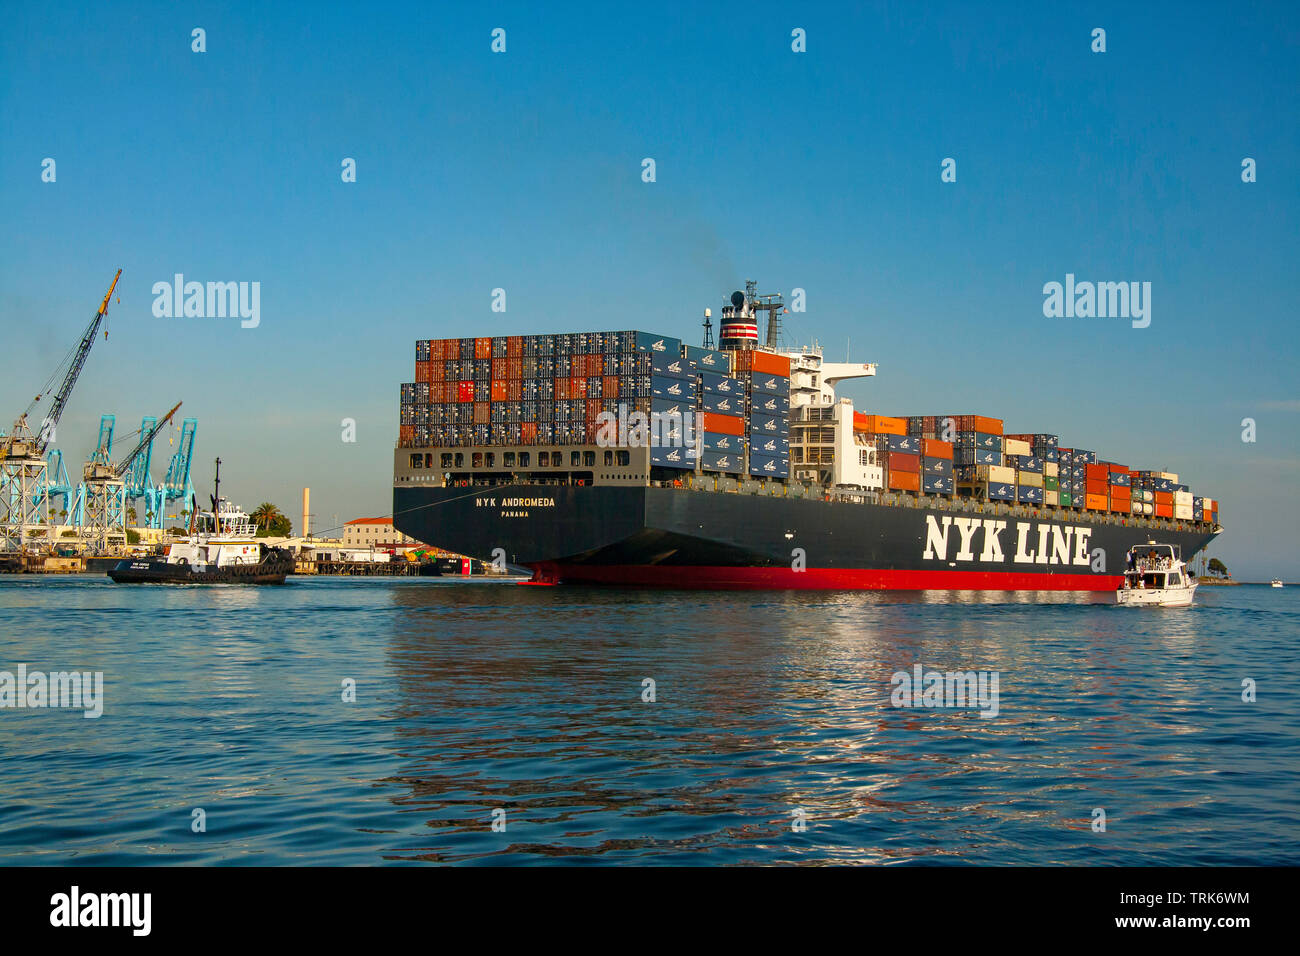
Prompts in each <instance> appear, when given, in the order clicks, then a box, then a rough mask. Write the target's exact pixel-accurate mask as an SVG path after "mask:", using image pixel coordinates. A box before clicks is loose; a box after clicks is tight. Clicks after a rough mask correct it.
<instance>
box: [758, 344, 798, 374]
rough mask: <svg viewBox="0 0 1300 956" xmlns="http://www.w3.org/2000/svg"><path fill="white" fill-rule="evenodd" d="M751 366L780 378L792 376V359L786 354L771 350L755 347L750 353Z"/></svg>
mask: <svg viewBox="0 0 1300 956" xmlns="http://www.w3.org/2000/svg"><path fill="white" fill-rule="evenodd" d="M749 367H750V369H752V370H753V371H755V372H762V373H763V374H764V375H776V376H778V377H780V378H789V377H790V360H789V359H788V358H786V357H785V356H784V355H774V354H773V353H771V352H760V351H758V350H757V349H755V350H753V351H752V352H751V353H750V359H749Z"/></svg>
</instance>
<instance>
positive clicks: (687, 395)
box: [650, 376, 695, 403]
mask: <svg viewBox="0 0 1300 956" xmlns="http://www.w3.org/2000/svg"><path fill="white" fill-rule="evenodd" d="M650 397H651V398H667V399H675V400H678V401H689V402H692V403H693V402H694V401H695V385H694V384H692V383H691V382H688V381H686V380H685V379H681V378H663V377H661V376H654V377H653V378H651V379H650Z"/></svg>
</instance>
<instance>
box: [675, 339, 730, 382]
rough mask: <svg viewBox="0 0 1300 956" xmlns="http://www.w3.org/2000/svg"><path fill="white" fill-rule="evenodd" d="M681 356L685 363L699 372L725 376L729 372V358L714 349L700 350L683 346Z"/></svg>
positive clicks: (724, 353)
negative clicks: (684, 358)
mask: <svg viewBox="0 0 1300 956" xmlns="http://www.w3.org/2000/svg"><path fill="white" fill-rule="evenodd" d="M682 354H683V355H684V356H685V357H686V363H687V364H688V365H690V367H691V368H693V369H698V370H699V371H701V372H718V373H720V374H722V375H726V374H727V373H728V372H730V371H731V356H729V355H728V354H727V353H726V352H719V351H717V350H716V349H702V348H698V347H696V346H694V345H683V346H682Z"/></svg>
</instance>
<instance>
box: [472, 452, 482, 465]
mask: <svg viewBox="0 0 1300 956" xmlns="http://www.w3.org/2000/svg"><path fill="white" fill-rule="evenodd" d="M472 454H473V458H472V459H471V460H472V461H473V467H475V468H482V467H483V453H482V452H481V451H476V452H473V453H472Z"/></svg>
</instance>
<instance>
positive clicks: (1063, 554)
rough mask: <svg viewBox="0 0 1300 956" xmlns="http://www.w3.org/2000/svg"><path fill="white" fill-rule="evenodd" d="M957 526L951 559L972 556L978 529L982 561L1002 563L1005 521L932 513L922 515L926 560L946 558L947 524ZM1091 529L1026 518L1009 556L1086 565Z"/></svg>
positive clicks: (1027, 560)
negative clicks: (953, 516)
mask: <svg viewBox="0 0 1300 956" xmlns="http://www.w3.org/2000/svg"><path fill="white" fill-rule="evenodd" d="M954 527H955V528H956V529H957V533H958V535H959V536H960V540H959V541H958V543H957V553H956V554H954V555H953V562H958V561H962V562H966V561H974V560H975V551H974V548H973V547H972V546H973V545H974V544H975V543H976V533H977V532H978V533H980V534H981V537H980V538H979V544H981V545H982V547H983V550H982V551H981V552H980V554H979V560H980V561H981V562H984V563H986V564H987V563H1004V562H1005V561H1006V555H1005V554H1004V553H1003V551H1002V540H1001V538H1000V537H999V536H1000V535H1001V534H1002V532H1003V531H1005V530H1006V529H1007V522H1005V521H997V520H995V519H993V518H965V517H959V518H950V517H947V516H944V517H943V518H942V519H940V518H938V517H936V516H935V515H926V516H925V550H924V551H923V552H922V553H921V557H922V559H923V560H926V561H947V560H948V541H949V534H948V531H949V529H950V528H954ZM1091 536H1092V529H1091V528H1088V527H1079V526H1074V525H1056V524H1051V523H1048V522H1040V523H1038V524H1037V525H1034V524H1033V523H1032V522H1029V521H1017V522H1016V550H1015V553H1014V555H1013V556H1012V563H1014V564H1048V565H1052V564H1063V565H1074V566H1077V567H1083V568H1086V567H1088V566H1089V565H1090V563H1091V561H1090V557H1089V554H1088V539H1089V538H1090V537H1091Z"/></svg>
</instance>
